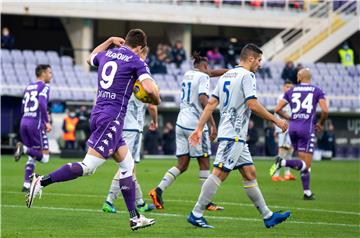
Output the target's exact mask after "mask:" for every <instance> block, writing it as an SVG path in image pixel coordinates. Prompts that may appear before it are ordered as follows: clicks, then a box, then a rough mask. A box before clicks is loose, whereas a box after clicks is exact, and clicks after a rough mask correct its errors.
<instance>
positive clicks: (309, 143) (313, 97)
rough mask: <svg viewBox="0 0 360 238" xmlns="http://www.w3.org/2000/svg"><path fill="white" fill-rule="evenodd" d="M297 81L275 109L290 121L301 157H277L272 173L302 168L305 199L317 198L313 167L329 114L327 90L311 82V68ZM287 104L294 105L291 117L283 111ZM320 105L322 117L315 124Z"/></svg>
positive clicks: (271, 169)
mask: <svg viewBox="0 0 360 238" xmlns="http://www.w3.org/2000/svg"><path fill="white" fill-rule="evenodd" d="M297 80H298V82H299V84H298V85H296V86H295V87H293V88H292V89H290V90H289V91H287V92H286V93H285V95H284V97H283V99H282V100H281V101H280V102H279V103H278V105H277V106H276V108H275V112H276V113H277V114H279V115H280V116H281V117H283V118H285V119H287V120H290V125H289V135H290V139H291V143H292V144H293V147H294V150H295V151H297V153H298V156H299V158H300V160H284V159H282V158H281V157H277V158H276V161H275V164H274V165H273V166H272V167H271V168H270V174H271V175H273V174H274V173H275V172H276V171H277V170H278V169H279V168H281V167H290V168H292V169H296V170H299V171H300V173H301V182H302V185H303V189H304V200H314V199H315V197H314V194H313V193H312V192H311V190H310V168H311V162H312V156H313V152H314V144H315V132H318V131H320V130H321V129H322V127H323V125H324V122H325V120H326V118H327V116H328V106H327V103H326V100H325V94H324V93H323V91H322V90H321V89H320V88H319V87H317V86H315V85H312V84H311V72H310V70H309V69H308V68H305V69H301V70H300V71H299V72H298V75H297ZM287 104H289V105H290V108H291V116H289V115H288V114H287V113H285V112H283V111H282V109H283V108H284V107H285V106H286V105H287ZM318 104H319V106H320V109H321V116H320V120H319V121H318V122H317V123H316V124H315V122H316V107H317V105H318Z"/></svg>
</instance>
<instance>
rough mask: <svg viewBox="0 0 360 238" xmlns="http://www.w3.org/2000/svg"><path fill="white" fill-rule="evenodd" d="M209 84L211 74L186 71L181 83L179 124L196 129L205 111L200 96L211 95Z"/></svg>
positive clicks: (177, 122)
mask: <svg viewBox="0 0 360 238" xmlns="http://www.w3.org/2000/svg"><path fill="white" fill-rule="evenodd" d="M209 84H210V78H209V76H208V75H207V74H205V73H202V72H200V71H199V70H196V69H194V70H189V71H188V72H186V73H185V75H184V78H183V81H182V83H181V102H180V112H179V114H178V118H177V121H176V124H177V125H178V126H180V127H183V128H186V129H192V130H195V128H196V126H197V123H198V121H199V119H200V115H201V113H202V112H203V107H202V106H201V103H200V101H199V96H200V95H203V94H204V95H209ZM205 129H207V128H205Z"/></svg>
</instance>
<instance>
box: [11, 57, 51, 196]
mask: <svg viewBox="0 0 360 238" xmlns="http://www.w3.org/2000/svg"><path fill="white" fill-rule="evenodd" d="M35 75H36V78H37V79H36V81H35V82H32V83H31V84H29V85H28V86H27V87H26V89H25V92H24V97H23V101H22V107H21V111H22V118H21V123H20V136H21V141H22V142H18V143H17V144H16V151H15V154H14V158H15V161H19V160H20V159H21V155H23V154H27V155H28V161H27V162H26V165H25V176H24V184H23V188H22V191H23V192H29V188H30V175H31V174H32V173H33V172H34V170H35V164H36V161H39V162H40V163H47V162H48V161H49V143H48V138H47V135H46V132H50V131H51V124H50V122H49V117H48V113H47V103H48V99H49V91H50V88H49V85H48V83H50V81H51V79H52V70H51V67H50V65H47V64H40V65H38V66H37V67H36V69H35Z"/></svg>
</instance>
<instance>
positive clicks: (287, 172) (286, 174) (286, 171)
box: [284, 167, 291, 176]
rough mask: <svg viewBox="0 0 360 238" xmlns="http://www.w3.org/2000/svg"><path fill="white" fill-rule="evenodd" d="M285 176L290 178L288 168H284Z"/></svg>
mask: <svg viewBox="0 0 360 238" xmlns="http://www.w3.org/2000/svg"><path fill="white" fill-rule="evenodd" d="M284 170H285V176H290V174H291V172H290V168H289V167H285V168H284Z"/></svg>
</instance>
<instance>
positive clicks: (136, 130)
mask: <svg viewBox="0 0 360 238" xmlns="http://www.w3.org/2000/svg"><path fill="white" fill-rule="evenodd" d="M123 131H130V132H138V133H142V131H140V130H138V129H123Z"/></svg>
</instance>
